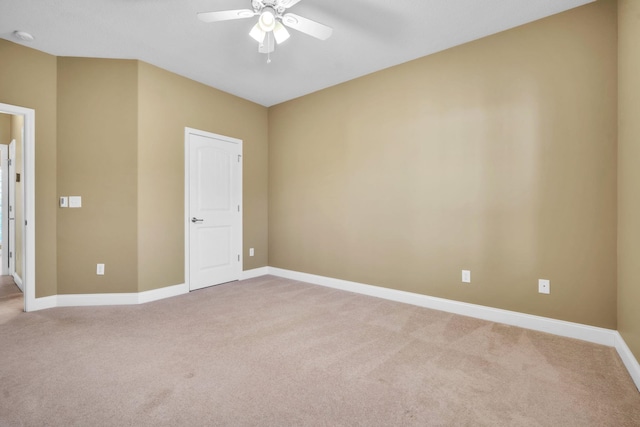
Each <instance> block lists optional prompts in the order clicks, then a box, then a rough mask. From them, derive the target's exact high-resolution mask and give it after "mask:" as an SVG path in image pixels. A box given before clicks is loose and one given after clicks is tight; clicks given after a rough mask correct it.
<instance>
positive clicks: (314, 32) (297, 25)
mask: <svg viewBox="0 0 640 427" xmlns="http://www.w3.org/2000/svg"><path fill="white" fill-rule="evenodd" d="M300 1H301V0H252V1H251V7H252V8H253V9H238V10H223V11H220V12H200V13H198V19H200V20H201V21H203V22H207V23H209V22H219V21H231V20H235V19H247V18H253V17H254V16H259V18H258V22H257V23H256V25H254V26H253V28H252V29H251V31H250V32H249V35H250V36H251V37H252V38H253V39H254V40H256V41H257V42H258V51H259V52H260V53H267V54H269V53H271V52H273V51H274V50H275V44H276V43H277V44H280V43H282V42H284V41H285V40H287V39H288V38H289V37H290V34H289V31H287V29H286V28H285V26H287V27H289V28H293V29H294V30H297V31H300V32H301V33H305V34H308V35H310V36H312V37H315V38H317V39H320V40H326V39H328V38H329V37H331V33H333V29H332V28H331V27H327V26H326V25H324V24H321V23H319V22H316V21H312V20H310V19H307V18H303V17H302V16H299V15H296V14H293V13H286V11H287V9H289V8H290V7H292V6H294V5H296V4H298V3H299V2H300ZM274 41H275V43H274Z"/></svg>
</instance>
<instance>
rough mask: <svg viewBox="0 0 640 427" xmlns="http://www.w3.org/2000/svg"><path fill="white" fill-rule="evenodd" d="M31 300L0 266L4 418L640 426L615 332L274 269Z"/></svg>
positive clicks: (637, 401)
mask: <svg viewBox="0 0 640 427" xmlns="http://www.w3.org/2000/svg"><path fill="white" fill-rule="evenodd" d="M11 286H13V288H12V287H11ZM21 304H22V300H21V294H20V293H19V290H17V288H15V285H12V284H7V283H6V280H3V281H2V282H1V283H0V394H1V395H0V426H11V427H13V426H581V427H584V426H640V393H638V390H637V389H636V388H635V386H634V384H633V382H632V380H631V378H630V376H629V374H628V372H627V371H626V370H625V368H624V366H623V364H622V362H621V360H620V359H619V357H618V355H617V353H616V352H615V350H614V349H612V348H609V347H604V346H600V345H595V344H590V343H586V342H582V341H578V340H572V339H567V338H560V337H557V336H553V335H548V334H544V333H539V332H534V331H530V330H525V329H520V328H516V327H511V326H506V325H502V324H497V323H492V322H487V321H482V320H477V319H472V318H468V317H464V316H458V315H453V314H449V313H444V312H439V311H434V310H429V309H424V308H420V307H415V306H411V305H406V304H401V303H396V302H391V301H386V300H382V299H377V298H373V297H367V296H363V295H358V294H353V293H348V292H343V291H338V290H334V289H329V288H323V287H319V286H314V285H309V284H305V283H301V282H296V281H292V280H286V279H282V278H276V277H273V276H264V277H259V278H255V279H251V280H246V281H242V282H235V283H231V284H226V285H220V286H215V287H211V288H207V289H203V290H199V291H196V292H191V293H189V294H187V295H183V296H179V297H175V298H170V299H166V300H162V301H157V302H153V303H148V304H143V305H137V306H120V307H117V306H116V307H114V306H112V307H76V308H54V309H49V310H43V311H38V312H33V313H23V312H22V311H21Z"/></svg>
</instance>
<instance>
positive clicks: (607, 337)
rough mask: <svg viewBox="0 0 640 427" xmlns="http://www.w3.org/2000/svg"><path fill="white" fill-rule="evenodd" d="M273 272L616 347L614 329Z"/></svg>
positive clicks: (273, 272) (278, 274)
mask: <svg viewBox="0 0 640 427" xmlns="http://www.w3.org/2000/svg"><path fill="white" fill-rule="evenodd" d="M269 273H270V274H272V275H274V276H279V277H284V278H287V279H293V280H299V281H302V282H307V283H312V284H315V285H320V286H326V287H329V288H335V289H341V290H344V291H349V292H355V293H358V294H363V295H369V296H373V297H378V298H384V299H387V300H391V301H397V302H403V303H406V304H412V305H417V306H420V307H425V308H431V309H434V310H440V311H446V312H448V313H454V314H460V315H462V316H469V317H475V318H477V319H483V320H488V321H490V322H496V323H504V324H507V325H512V326H518V327H521V328H525V329H532V330H535V331H540V332H546V333H550V334H554V335H559V336H562V337H568V338H575V339H579V340H583V341H589V342H592V343H596V344H602V345H606V346H609V347H614V346H615V343H616V335H615V334H616V331H614V330H611V329H604V328H598V327H595V326H588V325H582V324H580V323H572V322H565V321H563V320H556V319H550V318H547V317H540V316H533V315H531V314H524V313H518V312H515V311H508V310H502V309H498V308H492V307H485V306H482V305H477V304H469V303H465V302H459V301H452V300H447V299H443V298H437V297H431V296H427V295H421V294H414V293H411V292H405V291H398V290H395V289H389V288H382V287H378V286H371V285H365V284H362V283H356V282H349V281H347V280H340V279H333V278H330V277H324V276H317V275H315V274H307V273H300V272H297V271H290V270H284V269H280V268H274V267H269Z"/></svg>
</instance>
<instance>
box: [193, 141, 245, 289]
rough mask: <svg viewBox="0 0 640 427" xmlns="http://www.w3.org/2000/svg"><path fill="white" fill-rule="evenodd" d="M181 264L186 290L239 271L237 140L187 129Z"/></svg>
mask: <svg viewBox="0 0 640 427" xmlns="http://www.w3.org/2000/svg"><path fill="white" fill-rule="evenodd" d="M185 143H186V149H185V157H186V165H185V166H186V172H187V173H186V182H187V185H186V188H185V191H186V196H187V203H186V212H185V213H186V218H185V219H186V229H187V231H186V237H187V245H186V248H185V249H186V258H187V261H186V265H185V268H186V270H187V273H186V274H187V278H186V280H187V281H188V283H189V289H190V290H195V289H200V288H204V287H207V286H212V285H218V284H220V283H226V282H231V281H234V280H239V279H240V275H241V273H242V206H241V203H242V141H240V140H237V139H232V138H227V137H223V136H220V135H215V134H211V133H208V132H202V131H197V130H194V129H187V130H186V132H185Z"/></svg>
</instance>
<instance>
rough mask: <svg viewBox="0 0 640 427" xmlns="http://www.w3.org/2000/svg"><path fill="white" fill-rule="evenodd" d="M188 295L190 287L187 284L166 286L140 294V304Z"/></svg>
mask: <svg viewBox="0 0 640 427" xmlns="http://www.w3.org/2000/svg"><path fill="white" fill-rule="evenodd" d="M188 293H189V287H188V286H187V285H186V283H182V284H180V285H173V286H166V287H164V288H158V289H151V290H150V291H144V292H140V293H139V294H138V303H139V304H144V303H147V302H152V301H158V300H161V299H165V298H171V297H176V296H178V295H184V294H188Z"/></svg>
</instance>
